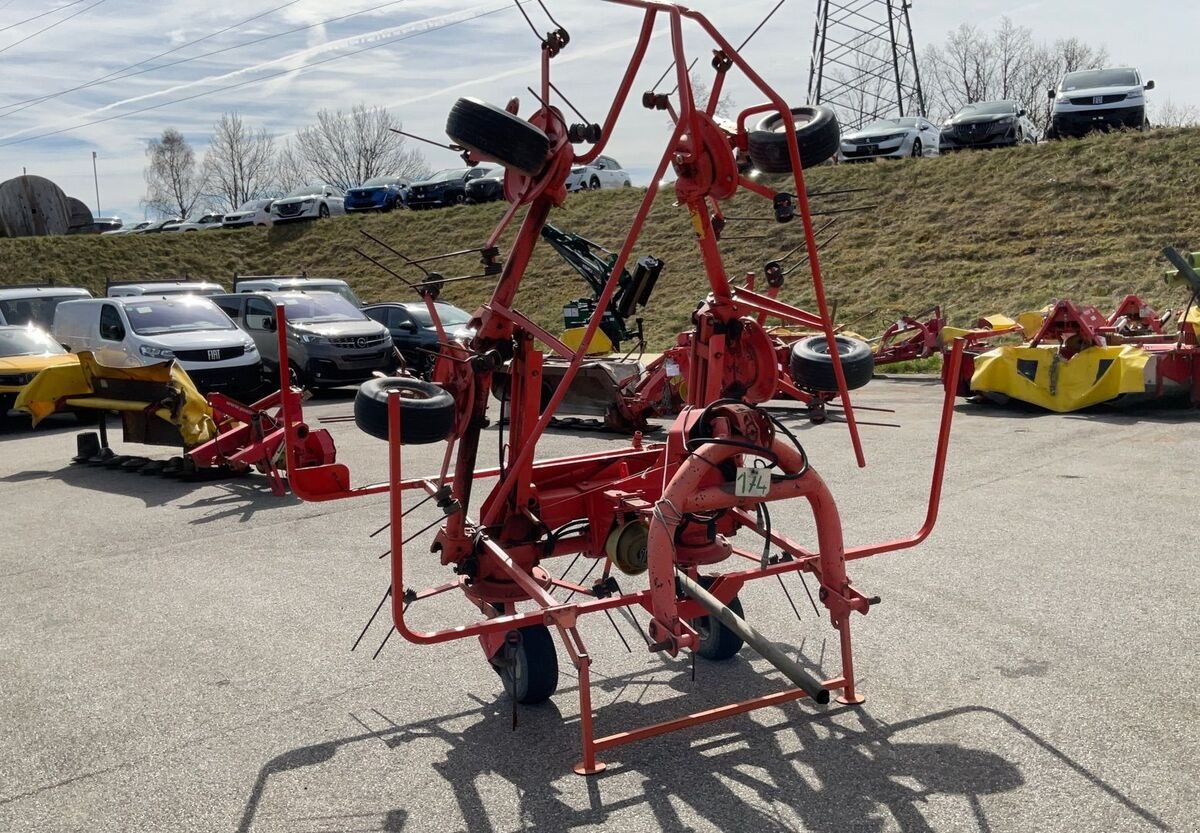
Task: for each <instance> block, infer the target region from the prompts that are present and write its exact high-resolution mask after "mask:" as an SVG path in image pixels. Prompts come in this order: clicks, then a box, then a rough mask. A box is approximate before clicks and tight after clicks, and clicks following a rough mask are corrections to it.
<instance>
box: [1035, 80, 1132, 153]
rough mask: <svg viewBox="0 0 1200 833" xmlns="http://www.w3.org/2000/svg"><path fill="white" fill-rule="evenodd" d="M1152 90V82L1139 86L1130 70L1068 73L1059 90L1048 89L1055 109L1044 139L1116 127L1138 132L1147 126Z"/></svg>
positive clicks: (1082, 134)
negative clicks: (1148, 98)
mask: <svg viewBox="0 0 1200 833" xmlns="http://www.w3.org/2000/svg"><path fill="white" fill-rule="evenodd" d="M1153 89H1154V82H1153V81H1146V82H1145V83H1142V76H1141V75H1140V74H1139V73H1138V71H1137V70H1136V69H1134V68H1133V67H1118V68H1116V69H1084V70H1080V71H1079V72H1068V73H1067V74H1066V75H1065V76H1063V80H1062V81H1061V82H1059V85H1058V89H1054V90H1049V93H1050V98H1051V99H1053V101H1054V110H1053V112H1052V113H1051V116H1050V130H1049V131H1048V132H1047V138H1050V139H1059V138H1063V137H1065V136H1084V135H1086V134H1088V133H1090V132H1092V131H1093V130H1108V129H1111V128H1119V127H1131V128H1134V129H1136V130H1141V129H1143V128H1145V127H1146V92H1147V91H1148V90H1153Z"/></svg>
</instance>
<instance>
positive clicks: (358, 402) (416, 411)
mask: <svg viewBox="0 0 1200 833" xmlns="http://www.w3.org/2000/svg"><path fill="white" fill-rule="evenodd" d="M392 391H399V392H400V442H402V443H404V444H405V445H424V444H427V443H436V442H441V441H442V440H444V439H446V435H447V434H449V433H450V429H451V428H453V427H454V397H452V396H451V395H450V394H449V393H448V392H447V391H446V390H445V389H444V388H442V387H440V386H438V385H435V384H433V383H432V382H423V381H421V380H420V379H410V378H408V377H405V376H389V377H386V378H381V379H371V380H370V381H367V382H363V384H362V387H360V388H359V389H358V395H357V396H355V397H354V422H355V424H356V425H358V428H359V430H360V431H363V432H364V433H366V434H370V435H371V436H372V437H377V438H379V439H381V440H386V439H387V438H388V428H389V425H388V396H389V395H390V394H391V392H392Z"/></svg>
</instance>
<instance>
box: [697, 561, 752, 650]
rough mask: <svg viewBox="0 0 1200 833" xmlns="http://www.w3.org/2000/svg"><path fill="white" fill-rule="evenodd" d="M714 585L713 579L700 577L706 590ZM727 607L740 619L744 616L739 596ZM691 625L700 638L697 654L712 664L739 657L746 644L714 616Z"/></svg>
mask: <svg viewBox="0 0 1200 833" xmlns="http://www.w3.org/2000/svg"><path fill="white" fill-rule="evenodd" d="M712 583H713V580H712V578H711V577H709V576H701V577H700V585H701V586H702V587H704V588H705V589H706V590H707V589H708V588H709V587H710V586H711V585H712ZM726 607H728V608H729V609H730V610H732V611H733V612H734V613H736V614H737V615H738V616H739V617H742V616H743V612H742V600H741V599H740V598H738V597H737V596H734V597H733V598H732V599H730V600H729V604H727V605H726ZM691 625H692V627H693V628H695V629H696V635H697V637H698V641H697V643H696V653H697V654H699V655H700V656H702V657H704V658H705V659H706V660H709V661H711V662H724V661H725V660H728V659H732V658H733V657H735V656H736V655H737V653H738V651H740V650H742V646H743V645H744V644H745V642H744V641H743V640H742V638H741V637H740V636H738V635H737V634H736V633H734V632H733V631H731V630H730V629H729V628H727V627H725V625H723V624H722V623H721V622H720V621H718V620H717V619H715V618H714V617H712V616H701V617H699V618H698V619H693V620H692V622H691Z"/></svg>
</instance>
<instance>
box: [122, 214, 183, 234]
mask: <svg viewBox="0 0 1200 833" xmlns="http://www.w3.org/2000/svg"><path fill="white" fill-rule="evenodd" d="M182 222H183V218H182V217H172V218H171V219H169V220H154V221H152V222H150V223H147V224H145V225H140V224H139V226H138V227H137V228H135V229H133V231H131V232H129V233H130V234H159V233H161V232H162V231H163V229H165V228H166V227H167V226H174V225H178V224H179V223H182Z"/></svg>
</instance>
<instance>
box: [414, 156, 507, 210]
mask: <svg viewBox="0 0 1200 833" xmlns="http://www.w3.org/2000/svg"><path fill="white" fill-rule="evenodd" d="M501 171H502V169H501V168H498V167H496V166H494V165H479V166H477V167H474V168H447V169H446V170H444V171H438V172H437V173H436V174H434V175H433V176H431V177H429V179H424V180H421V181H420V182H414V183H413V184H412V185H411V186H410V188H409V191H408V207H409V208H414V209H417V208H442V207H444V206H447V205H458V204H459V203H463V202H466V200H467V183H468V182H470V181H472V180H475V179H480V178H481V177H485V176H491V175H493V174H496V173H500V172H501Z"/></svg>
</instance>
